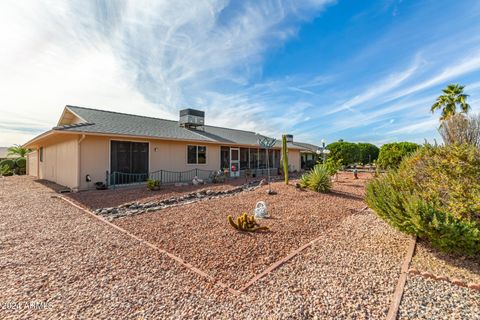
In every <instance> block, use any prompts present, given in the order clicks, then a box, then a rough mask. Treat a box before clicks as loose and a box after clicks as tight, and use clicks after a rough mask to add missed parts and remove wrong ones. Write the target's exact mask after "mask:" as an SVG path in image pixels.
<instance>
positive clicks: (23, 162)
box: [15, 158, 27, 168]
mask: <svg viewBox="0 0 480 320" xmlns="http://www.w3.org/2000/svg"><path fill="white" fill-rule="evenodd" d="M15 166H16V167H17V168H26V167H27V159H25V158H17V159H16V160H15Z"/></svg>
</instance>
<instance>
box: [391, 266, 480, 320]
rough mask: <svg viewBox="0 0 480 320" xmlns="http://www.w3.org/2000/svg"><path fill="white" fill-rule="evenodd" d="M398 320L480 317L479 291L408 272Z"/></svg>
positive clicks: (476, 318)
mask: <svg viewBox="0 0 480 320" xmlns="http://www.w3.org/2000/svg"><path fill="white" fill-rule="evenodd" d="M398 319H449V320H450V319H468V320H478V319H480V292H479V291H476V290H472V289H468V288H463V287H459V286H456V285H452V284H450V283H448V282H445V281H438V280H433V279H428V278H424V277H422V276H412V275H409V277H408V280H407V284H406V286H405V291H404V294H403V298H402V303H401V304H400V310H399V315H398Z"/></svg>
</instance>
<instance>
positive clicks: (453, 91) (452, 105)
mask: <svg viewBox="0 0 480 320" xmlns="http://www.w3.org/2000/svg"><path fill="white" fill-rule="evenodd" d="M464 88H465V86H461V85H459V84H450V85H449V86H448V87H446V88H445V89H443V90H442V91H443V94H442V95H441V96H439V97H438V98H437V101H436V102H435V103H434V104H433V105H432V107H431V109H430V110H431V111H432V113H434V112H435V110H439V109H441V110H442V115H441V116H440V120H441V121H445V120H447V119H448V118H450V117H453V116H454V115H456V114H457V106H459V107H460V113H467V112H468V111H469V110H470V105H469V104H468V103H467V97H468V95H467V94H464V93H463V89H464Z"/></svg>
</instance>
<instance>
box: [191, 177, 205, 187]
mask: <svg viewBox="0 0 480 320" xmlns="http://www.w3.org/2000/svg"><path fill="white" fill-rule="evenodd" d="M192 183H193V185H194V186H198V185H199V184H203V180H202V179H199V178H198V177H197V176H195V177H194V178H193V180H192Z"/></svg>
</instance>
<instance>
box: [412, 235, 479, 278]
mask: <svg viewBox="0 0 480 320" xmlns="http://www.w3.org/2000/svg"><path fill="white" fill-rule="evenodd" d="M412 266H413V267H414V268H416V269H418V270H419V271H420V272H425V271H428V272H431V273H433V274H435V275H436V276H446V277H449V278H450V279H455V278H456V279H460V280H463V281H465V282H467V283H471V282H473V283H480V256H476V257H468V256H461V255H458V254H451V253H444V252H440V251H438V250H435V249H433V248H432V247H431V246H430V245H429V244H428V243H426V242H425V241H420V242H418V244H417V249H416V251H415V256H414V257H413V259H412Z"/></svg>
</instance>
